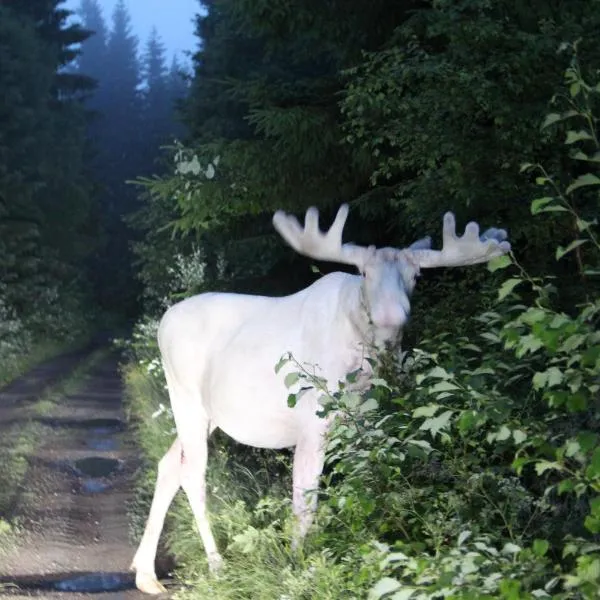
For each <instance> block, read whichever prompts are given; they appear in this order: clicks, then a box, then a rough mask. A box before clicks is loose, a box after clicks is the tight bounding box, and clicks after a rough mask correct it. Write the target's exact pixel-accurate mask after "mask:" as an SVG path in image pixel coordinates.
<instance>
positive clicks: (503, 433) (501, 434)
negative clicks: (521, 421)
mask: <svg viewBox="0 0 600 600" xmlns="http://www.w3.org/2000/svg"><path fill="white" fill-rule="evenodd" d="M495 437H496V439H497V440H498V441H499V442H503V441H504V440H507V439H508V438H509V437H510V429H509V428H508V427H507V426H506V425H502V427H500V429H499V431H498V433H496V436H495Z"/></svg>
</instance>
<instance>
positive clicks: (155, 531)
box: [131, 439, 181, 594]
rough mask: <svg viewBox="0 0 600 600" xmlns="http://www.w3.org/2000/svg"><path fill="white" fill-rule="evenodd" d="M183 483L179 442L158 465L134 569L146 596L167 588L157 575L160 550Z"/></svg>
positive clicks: (176, 442)
mask: <svg viewBox="0 0 600 600" xmlns="http://www.w3.org/2000/svg"><path fill="white" fill-rule="evenodd" d="M180 482H181V443H180V442H179V440H178V439H176V440H175V441H174V442H173V444H172V446H171V447H170V448H169V450H168V451H167V453H166V454H165V455H164V456H163V458H162V459H161V461H160V462H159V464H158V477H157V479H156V487H155V489H154V497H153V498H152V505H151V507H150V514H149V515H148V521H147V522H146V528H145V530H144V535H143V536H142V540H141V542H140V545H139V547H138V549H137V552H136V553H135V557H134V559H133V562H132V564H131V568H132V569H133V570H135V572H136V573H135V585H136V587H137V588H138V589H139V590H140V591H142V592H145V593H146V594H161V593H163V592H165V588H164V587H163V586H162V585H161V584H160V583H159V581H158V579H157V578H156V574H155V572H154V560H155V558H156V549H157V547H158V541H159V539H160V534H161V531H162V528H163V525H164V521H165V517H166V514H167V511H168V510H169V506H170V505H171V502H172V501H173V498H174V497H175V494H176V493H177V490H178V489H179V486H180Z"/></svg>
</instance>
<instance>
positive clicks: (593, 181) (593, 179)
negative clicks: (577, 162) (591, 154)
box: [566, 173, 600, 194]
mask: <svg viewBox="0 0 600 600" xmlns="http://www.w3.org/2000/svg"><path fill="white" fill-rule="evenodd" d="M590 185H600V177H597V176H596V175H593V174H592V173H586V174H585V175H580V176H579V177H578V178H577V179H576V180H575V181H574V182H573V183H572V184H571V185H570V186H569V187H568V188H567V190H566V193H567V194H570V193H572V192H574V191H575V190H577V189H579V188H582V187H587V186H590Z"/></svg>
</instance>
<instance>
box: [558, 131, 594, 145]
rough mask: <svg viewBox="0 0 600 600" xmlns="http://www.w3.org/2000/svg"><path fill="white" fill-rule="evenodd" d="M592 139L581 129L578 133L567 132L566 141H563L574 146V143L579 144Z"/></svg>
mask: <svg viewBox="0 0 600 600" xmlns="http://www.w3.org/2000/svg"><path fill="white" fill-rule="evenodd" d="M593 139H594V138H593V137H592V136H591V135H590V134H589V133H588V132H587V131H584V130H583V129H582V130H580V131H567V139H566V140H565V144H574V143H575V142H580V141H582V140H593Z"/></svg>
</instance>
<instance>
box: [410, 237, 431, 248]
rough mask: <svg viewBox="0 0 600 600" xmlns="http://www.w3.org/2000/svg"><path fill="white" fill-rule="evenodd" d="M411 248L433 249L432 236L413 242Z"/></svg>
mask: <svg viewBox="0 0 600 600" xmlns="http://www.w3.org/2000/svg"><path fill="white" fill-rule="evenodd" d="M408 249H409V250H431V238H430V237H429V236H427V237H424V238H423V239H420V240H417V241H416V242H413V243H412V244H411V245H410V246H409V247H408Z"/></svg>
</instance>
